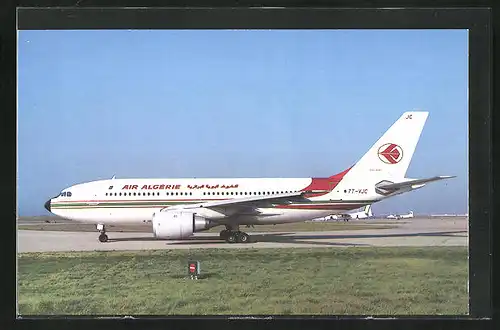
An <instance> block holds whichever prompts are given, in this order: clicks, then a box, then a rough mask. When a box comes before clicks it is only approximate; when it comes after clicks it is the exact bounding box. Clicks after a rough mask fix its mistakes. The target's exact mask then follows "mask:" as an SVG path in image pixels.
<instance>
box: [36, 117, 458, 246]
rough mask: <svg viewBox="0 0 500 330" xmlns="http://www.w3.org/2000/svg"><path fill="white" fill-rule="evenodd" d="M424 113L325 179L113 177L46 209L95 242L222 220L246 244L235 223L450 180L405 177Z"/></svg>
mask: <svg viewBox="0 0 500 330" xmlns="http://www.w3.org/2000/svg"><path fill="white" fill-rule="evenodd" d="M428 114H429V113H428V112H419V111H412V112H405V113H404V114H403V115H402V116H401V117H400V118H399V119H398V120H397V121H396V122H395V123H394V124H393V125H392V126H391V127H390V128H389V129H388V130H387V131H386V132H385V134H384V135H383V136H382V137H381V138H380V139H379V140H378V141H377V142H376V143H375V144H374V145H373V146H372V147H371V148H370V150H369V151H368V152H367V153H366V154H365V155H364V156H363V157H362V158H361V159H360V160H359V161H358V162H357V163H355V164H354V165H353V166H351V167H349V168H348V169H346V170H345V171H343V172H340V173H338V174H336V175H333V176H330V177H323V178H246V179H245V178H241V179H216V178H212V179H199V178H193V179H117V178H115V177H113V178H112V179H110V180H98V181H92V182H87V183H81V184H76V185H73V186H71V187H68V188H65V189H63V190H62V191H61V192H60V193H59V195H57V196H56V197H53V198H51V199H49V200H48V201H47V202H46V203H45V208H46V209H47V210H48V211H49V212H52V213H54V214H56V215H58V216H60V217H63V218H67V219H70V220H74V221H79V222H86V223H95V224H96V227H97V230H98V231H99V232H100V236H99V241H101V242H106V241H108V236H107V235H106V230H105V225H115V224H138V223H152V225H153V234H154V236H155V237H157V238H164V239H172V240H179V239H185V238H188V237H190V236H192V235H193V233H195V232H200V231H204V230H207V229H209V228H212V227H216V226H225V229H224V230H222V231H221V232H220V238H221V239H224V240H226V241H227V242H229V243H235V242H240V243H247V242H248V241H249V236H248V234H246V233H244V232H242V231H240V226H245V225H264V224H282V223H290V222H303V221H307V220H310V219H314V218H319V217H325V216H328V215H331V214H345V213H346V212H348V211H351V210H355V209H358V208H360V207H364V206H367V205H371V204H373V203H376V202H378V201H381V200H384V199H386V198H389V197H392V196H396V195H399V194H402V193H406V192H409V191H413V190H415V189H419V188H421V187H423V186H425V184H427V183H429V182H433V181H438V180H443V179H449V178H453V177H454V176H435V177H430V178H425V179H409V178H405V174H406V171H407V169H408V166H409V164H410V161H411V159H412V157H413V153H414V151H415V148H416V146H417V142H418V140H419V138H420V134H421V132H422V129H423V127H424V124H425V122H426V120H427V117H428ZM365 120H370V119H368V118H365ZM200 161H204V162H206V161H207V160H201V159H200Z"/></svg>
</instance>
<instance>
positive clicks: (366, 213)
mask: <svg viewBox="0 0 500 330" xmlns="http://www.w3.org/2000/svg"><path fill="white" fill-rule="evenodd" d="M372 216H373V213H372V206H371V204H370V205H366V206H365V208H364V210H363V211H361V212H353V213H351V212H348V213H344V214H333V215H331V216H330V217H329V218H330V219H331V220H344V221H349V220H351V219H366V218H369V217H372ZM327 218H328V217H327Z"/></svg>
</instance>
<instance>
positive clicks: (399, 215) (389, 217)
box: [387, 211, 413, 220]
mask: <svg viewBox="0 0 500 330" xmlns="http://www.w3.org/2000/svg"><path fill="white" fill-rule="evenodd" d="M408 218H413V211H410V213H408V214H396V215H394V214H391V215H388V216H387V219H397V220H399V219H408Z"/></svg>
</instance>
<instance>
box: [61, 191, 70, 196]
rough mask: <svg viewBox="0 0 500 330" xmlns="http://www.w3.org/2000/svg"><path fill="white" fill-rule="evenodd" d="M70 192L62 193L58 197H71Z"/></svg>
mask: <svg viewBox="0 0 500 330" xmlns="http://www.w3.org/2000/svg"><path fill="white" fill-rule="evenodd" d="M71 195H72V194H71V191H63V192H62V193H61V194H60V195H59V196H61V197H71Z"/></svg>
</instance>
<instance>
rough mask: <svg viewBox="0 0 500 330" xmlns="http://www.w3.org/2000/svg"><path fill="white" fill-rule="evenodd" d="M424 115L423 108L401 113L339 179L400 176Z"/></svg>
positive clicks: (398, 178)
mask: <svg viewBox="0 0 500 330" xmlns="http://www.w3.org/2000/svg"><path fill="white" fill-rule="evenodd" d="M428 115H429V113H428V112H425V111H410V112H405V113H403V115H402V116H401V117H400V118H399V119H398V120H397V121H396V122H395V123H394V124H393V125H392V126H391V127H390V128H389V129H388V130H387V131H386V132H385V133H384V135H382V137H381V138H380V139H378V141H377V142H376V143H375V144H374V145H373V146H372V147H371V148H370V150H368V152H367V153H366V154H365V155H364V156H363V157H361V159H360V160H359V161H358V162H357V163H356V164H355V165H354V166H353V167H352V168H351V169H350V170H349V171H348V172H347V173H346V175H345V176H344V178H343V180H342V183H343V184H352V183H353V182H360V181H362V182H365V183H366V182H367V181H368V182H369V183H375V182H377V181H379V180H391V181H401V180H403V179H404V177H405V174H406V171H407V170H408V167H409V166H410V161H411V159H412V157H413V153H414V152H415V148H416V146H417V143H418V140H419V139H420V135H421V133H422V130H423V128H424V125H425V122H426V120H427V116H428Z"/></svg>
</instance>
